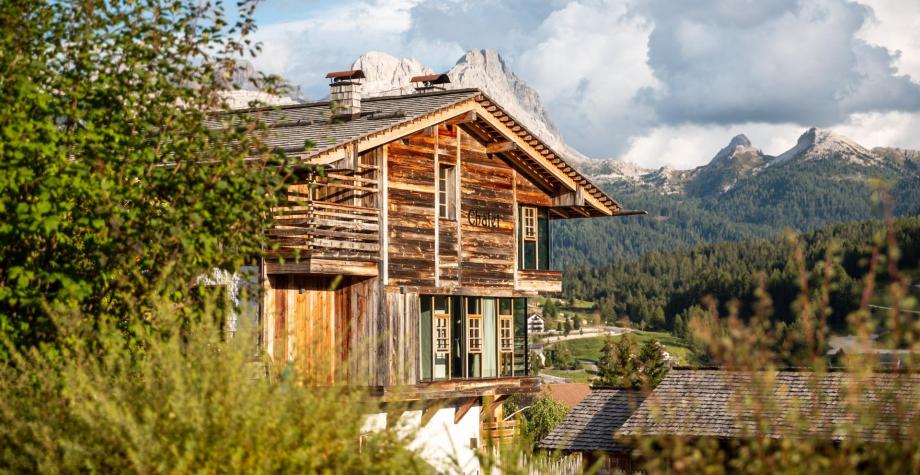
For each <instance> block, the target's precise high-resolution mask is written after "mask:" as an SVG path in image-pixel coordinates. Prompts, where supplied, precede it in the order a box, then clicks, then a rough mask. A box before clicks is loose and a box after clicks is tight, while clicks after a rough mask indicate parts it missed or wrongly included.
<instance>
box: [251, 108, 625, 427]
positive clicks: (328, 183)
mask: <svg viewBox="0 0 920 475" xmlns="http://www.w3.org/2000/svg"><path fill="white" fill-rule="evenodd" d="M451 94H453V95H454V96H456V97H457V98H456V100H453V99H451V98H452V97H454V96H451ZM447 99H451V100H450V101H448V100H447ZM374 101H375V102H374V103H373V104H374V105H375V107H378V108H379V109H380V111H382V112H379V115H377V116H374V115H373V114H363V113H359V114H356V115H354V116H353V117H352V118H351V119H350V120H351V122H346V123H345V124H343V125H341V127H342V130H350V129H349V128H353V129H358V128H360V127H362V126H363V127H366V129H367V130H370V132H366V133H365V132H362V133H361V134H358V135H355V136H354V137H351V138H348V139H347V140H343V141H342V142H341V143H335V144H334V145H330V146H329V147H327V148H325V149H322V150H319V151H317V152H316V153H314V154H313V155H312V156H310V157H307V156H301V158H304V159H305V160H306V161H308V162H310V163H311V164H312V165H315V166H320V167H321V168H319V169H317V168H315V167H304V168H305V171H304V172H302V173H301V174H300V175H297V177H296V178H295V179H294V180H293V181H292V183H291V184H290V186H289V188H288V190H287V196H286V200H284V202H283V203H281V204H280V205H279V206H278V207H277V208H275V209H273V210H272V213H273V221H272V223H271V226H270V228H269V229H268V230H267V234H268V236H269V238H270V239H271V240H272V242H274V243H275V244H276V245H277V246H276V248H275V250H274V251H273V253H272V254H271V255H270V257H268V258H266V259H264V260H263V262H262V265H261V269H262V286H263V301H262V305H261V316H260V319H261V328H262V345H263V349H264V351H265V352H266V353H267V354H268V355H269V356H270V360H271V361H272V364H273V366H274V367H275V368H276V369H278V368H284V367H288V366H289V365H290V366H291V367H292V368H293V369H294V370H295V371H297V372H298V373H299V374H301V375H302V376H303V377H304V378H305V379H306V380H308V381H310V382H312V383H315V384H320V385H323V384H337V383H347V384H351V385H356V386H361V387H366V388H370V389H371V390H372V391H374V392H375V393H376V394H378V395H379V396H380V397H381V398H383V400H384V401H441V402H439V403H437V404H444V402H443V401H448V400H450V401H461V402H462V404H460V405H459V406H458V409H457V414H461V413H462V412H463V411H462V408H463V407H468V406H469V405H470V404H474V403H475V404H478V405H483V404H485V403H486V402H488V404H486V405H489V406H490V408H491V409H490V410H489V413H488V414H485V413H483V416H482V417H483V421H484V422H486V425H484V426H483V429H482V430H483V433H484V434H486V433H488V434H490V435H496V434H498V435H501V436H505V435H507V434H508V433H509V431H513V428H510V426H507V425H506V424H505V423H504V422H502V418H501V401H502V399H503V398H505V397H507V396H508V395H510V394H513V393H517V392H534V391H537V390H538V379H537V378H536V377H534V376H533V375H529V374H527V360H526V359H527V357H528V356H527V355H528V347H527V333H526V332H527V322H526V316H527V314H528V312H527V311H526V298H528V297H535V296H538V295H541V294H551V293H557V292H559V291H561V285H562V284H561V282H562V275H561V273H560V272H559V271H557V270H553V269H552V267H551V264H552V262H551V256H550V254H549V240H550V239H551V237H550V236H549V234H550V227H549V220H550V219H565V218H578V217H596V216H615V215H617V214H624V213H622V209H621V208H620V206H619V204H618V203H616V202H615V201H613V200H612V199H611V198H610V197H608V196H606V195H605V194H604V193H603V192H601V191H600V190H598V189H597V188H596V187H594V186H593V184H591V183H590V182H589V181H587V179H585V178H584V177H582V176H581V175H580V174H578V173H577V172H576V171H575V170H574V169H572V168H571V167H570V166H568V165H567V164H566V163H565V162H564V161H563V160H562V159H561V158H560V157H558V156H557V155H556V154H555V153H554V152H552V150H550V149H549V148H548V147H547V146H545V145H544V144H543V143H542V142H540V141H539V140H538V139H536V138H535V137H534V136H532V135H531V134H530V133H529V132H527V130H526V129H525V128H523V127H522V126H521V125H520V124H518V123H516V121H514V119H513V118H512V117H510V116H509V115H507V114H506V113H504V111H503V110H502V109H501V108H500V107H499V106H498V105H496V104H494V103H493V102H492V101H491V100H489V99H488V98H487V97H485V96H484V95H482V94H481V93H479V92H478V91H475V90H461V91H454V92H445V93H435V94H421V95H419V94H416V95H409V96H400V97H395V98H379V99H375V100H374ZM426 101H431V102H436V107H435V106H432V107H431V108H430V110H428V109H425V110H426V111H427V112H424V113H423V112H417V113H416V115H415V116H411V117H409V116H408V115H406V114H405V113H404V112H403V111H402V109H399V108H398V107H399V104H408V105H406V106H405V107H407V108H409V107H415V108H417V109H419V110H421V109H423V108H422V107H421V105H424V104H425V102H426ZM368 102H370V101H368ZM420 104H421V105H420ZM306 108H307V106H296V107H292V108H290V109H285V111H284V112H285V114H288V116H290V117H288V116H284V115H281V116H278V117H275V118H274V119H273V120H274V124H275V126H276V127H278V128H283V130H284V131H285V132H284V133H286V134H288V133H293V132H291V131H292V130H293V131H296V130H298V129H297V127H299V126H300V125H301V124H306V125H304V127H311V126H312V124H314V122H316V121H315V120H314V121H313V122H311V121H310V120H308V119H306V118H304V117H307V116H308V114H309V113H311V112H310V111H308V110H305V109H306ZM387 108H389V109H387ZM413 110H414V109H413ZM374 114H377V112H375V113H374ZM404 116H405V118H402V117H404ZM375 117H377V118H376V119H375ZM394 118H395V119H394ZM373 120H388V121H390V122H387V124H390V125H389V126H388V127H385V128H380V127H378V126H377V123H371V121H373ZM365 122H367V123H365ZM362 124H363V125H362ZM333 127H334V126H333ZM330 133H332V134H334V133H338V132H337V131H336V130H333V131H332V132H330ZM343 133H344V132H343ZM307 138H309V137H307ZM298 141H300V142H303V137H301V136H296V137H295V138H294V139H285V142H284V143H288V142H298ZM298 153H300V152H296V151H291V152H290V154H291V155H292V156H294V157H297V156H298ZM438 407H439V406H438Z"/></svg>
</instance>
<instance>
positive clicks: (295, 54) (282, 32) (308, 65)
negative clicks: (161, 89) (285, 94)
mask: <svg viewBox="0 0 920 475" xmlns="http://www.w3.org/2000/svg"><path fill="white" fill-rule="evenodd" d="M416 3H417V1H415V0H364V1H357V2H350V3H348V2H343V3H341V4H338V5H336V6H334V7H333V8H328V9H323V10H320V11H317V12H315V13H314V14H313V15H312V16H308V18H306V19H301V20H295V21H289V22H282V23H275V24H271V25H267V26H263V27H262V28H260V29H259V31H258V32H257V33H256V36H255V39H256V40H257V41H260V42H261V43H262V51H263V53H262V54H261V55H259V56H258V57H256V58H255V59H254V60H253V64H254V65H255V67H256V68H258V69H259V70H261V71H264V72H267V73H273V74H280V75H282V76H284V77H285V78H286V79H287V80H289V81H291V82H293V83H294V84H299V85H302V86H303V87H304V90H305V92H306V93H307V94H308V95H313V96H314V97H316V96H318V95H324V94H325V88H326V85H325V80H324V79H323V77H324V76H325V73H327V72H329V71H338V70H342V69H346V68H348V67H349V66H351V63H352V62H353V61H354V60H355V59H357V57H358V56H360V55H361V54H362V53H364V52H366V51H371V50H379V51H394V52H396V54H405V53H411V50H410V49H409V48H407V47H406V43H405V41H404V40H403V35H404V34H405V33H406V32H407V31H409V29H410V27H411V25H412V16H411V14H410V10H411V8H412V7H413V6H414V5H415V4H416ZM410 46H411V45H410ZM422 51H424V50H422Z"/></svg>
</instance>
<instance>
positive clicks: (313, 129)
mask: <svg viewBox="0 0 920 475" xmlns="http://www.w3.org/2000/svg"><path fill="white" fill-rule="evenodd" d="M470 99H475V100H477V101H478V102H479V103H480V104H482V105H487V106H489V110H490V111H492V112H491V113H492V114H494V115H496V117H502V118H503V119H502V120H503V121H508V120H509V119H511V120H510V122H509V123H511V124H513V126H514V130H515V133H516V134H517V135H518V136H519V137H521V138H526V140H527V141H529V142H530V141H533V143H539V144H541V147H540V153H541V154H543V155H544V157H548V158H549V160H550V161H551V162H552V163H553V164H552V165H550V167H556V168H557V169H558V170H559V171H561V172H562V173H563V174H565V175H567V176H569V177H570V178H571V179H572V180H574V181H575V183H577V184H578V185H580V186H582V187H584V189H585V191H586V192H587V193H588V194H590V195H591V196H593V197H594V198H596V199H597V200H599V201H600V202H601V203H603V204H604V206H606V207H608V208H609V209H610V210H611V211H612V212H613V213H614V214H618V213H619V212H621V211H623V209H622V206H621V205H620V204H619V203H618V202H617V201H616V200H614V199H613V198H612V197H610V196H609V195H607V194H606V193H605V192H604V191H603V190H601V189H600V187H598V186H597V185H595V184H594V183H593V182H591V180H589V179H588V178H587V177H585V176H584V175H582V174H581V173H579V172H578V171H577V170H575V169H574V168H573V167H572V166H571V165H569V164H568V163H566V162H565V160H564V159H563V158H562V157H561V156H560V155H559V154H558V153H555V152H553V151H552V150H551V149H550V148H549V147H548V146H546V145H545V144H542V142H541V141H540V140H539V139H538V138H536V137H535V136H534V135H533V134H531V133H530V132H529V131H528V130H527V128H526V127H523V126H522V125H520V123H519V122H518V121H516V120H514V118H513V117H512V116H511V115H509V114H508V113H507V112H505V111H504V109H502V108H501V106H500V105H499V104H496V103H495V102H494V101H493V100H492V99H490V98H489V97H488V96H486V95H485V94H483V93H482V91H480V90H478V89H450V90H446V91H434V92H427V93H417V94H406V95H399V96H383V97H372V98H365V99H363V100H362V101H361V109H362V110H361V114H360V115H359V116H358V117H354V118H350V119H349V120H341V119H336V118H335V117H333V111H332V104H331V103H330V102H313V103H308V104H295V105H288V106H276V107H263V108H255V109H242V110H237V111H231V112H229V113H222V114H217V115H215V116H213V117H212V118H211V119H210V120H209V121H208V125H209V126H210V127H212V128H221V127H226V126H228V122H230V123H232V118H233V117H235V116H237V115H238V114H258V115H259V118H260V119H261V120H262V121H263V122H264V123H265V124H266V125H267V126H268V128H267V130H266V131H264V132H259V133H262V134H264V135H263V136H262V141H263V143H264V144H265V145H266V146H269V147H271V148H275V149H280V150H282V151H284V152H285V153H287V154H289V155H296V156H299V157H300V158H301V159H304V160H309V159H310V157H313V156H316V155H320V154H322V153H324V152H327V151H330V150H332V149H335V148H337V147H341V146H343V145H345V144H348V143H350V142H355V141H358V140H360V139H362V138H363V137H367V136H371V135H375V134H378V133H382V132H384V131H386V130H388V129H391V128H393V127H396V126H399V125H400V124H403V123H407V122H412V121H414V120H416V119H419V118H421V117H423V116H426V115H429V114H433V113H436V112H438V111H440V110H443V109H446V108H448V107H450V106H453V105H456V104H459V103H460V102H463V101H467V100H470ZM493 105H494V106H495V107H492V106H493ZM625 213H626V214H633V213H634V212H625Z"/></svg>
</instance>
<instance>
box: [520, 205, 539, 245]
mask: <svg viewBox="0 0 920 475" xmlns="http://www.w3.org/2000/svg"><path fill="white" fill-rule="evenodd" d="M523 210H524V240H525V241H536V240H537V208H534V207H533V206H524V208H523Z"/></svg>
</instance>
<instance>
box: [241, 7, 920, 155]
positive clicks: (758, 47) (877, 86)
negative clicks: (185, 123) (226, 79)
mask: <svg viewBox="0 0 920 475" xmlns="http://www.w3.org/2000/svg"><path fill="white" fill-rule="evenodd" d="M257 23H258V24H259V25H260V27H259V31H258V33H257V35H256V39H257V40H259V41H260V42H261V43H262V48H263V51H262V54H261V55H260V56H258V57H257V58H255V59H254V60H253V63H254V64H255V66H256V67H257V68H258V69H260V70H262V71H264V72H267V73H275V74H280V75H282V76H283V77H285V78H286V79H288V80H289V81H291V82H292V83H294V84H298V85H300V86H301V87H303V89H304V91H305V93H306V94H307V95H308V97H309V96H313V97H319V96H321V95H323V94H324V93H325V89H326V83H325V80H324V79H323V76H324V75H325V73H326V72H329V71H336V70H341V69H346V68H348V67H349V66H350V65H351V63H352V62H353V61H354V60H355V59H356V58H357V57H358V56H360V55H361V54H362V53H364V52H367V51H382V52H385V53H389V54H391V55H393V56H396V57H399V58H415V59H417V60H419V61H420V62H421V63H422V64H424V65H426V66H429V67H431V68H432V69H434V70H435V71H446V70H447V69H449V68H450V67H451V66H452V65H453V64H454V63H455V62H456V61H457V59H459V58H460V57H461V56H462V55H463V53H464V52H466V51H468V50H471V49H479V48H490V49H494V50H497V51H499V52H500V53H501V54H502V56H503V57H504V58H505V59H506V61H508V62H509V63H510V64H511V67H512V69H513V70H514V71H515V73H516V74H517V75H518V76H519V77H521V78H522V79H523V80H524V81H525V82H527V83H528V84H529V85H531V86H532V87H533V88H535V89H536V90H537V92H539V94H540V96H541V98H542V99H543V102H544V104H545V105H546V108H547V110H548V112H549V115H550V117H551V118H552V120H553V121H554V123H555V124H556V126H557V127H558V128H559V129H560V130H561V132H562V134H563V137H564V138H565V140H566V142H568V143H569V144H570V145H572V146H573V147H575V148H576V149H578V150H580V151H581V152H582V153H584V154H586V155H588V156H591V157H594V158H619V159H626V160H629V161H633V162H636V163H638V164H640V165H643V166H646V167H659V166H665V165H667V166H671V167H674V168H692V167H694V166H699V165H702V164H705V163H707V162H708V161H709V160H710V159H711V158H712V156H713V155H715V153H716V152H717V151H718V150H719V149H720V148H721V147H724V146H725V145H726V144H727V143H728V141H729V140H730V139H731V137H733V136H734V135H737V134H740V133H744V134H745V135H747V136H748V137H749V138H750V139H751V141H752V142H753V145H754V146H756V147H759V148H761V149H763V151H764V152H765V153H768V154H774V155H776V154H779V153H782V152H783V151H785V150H786V149H788V148H790V147H792V146H793V145H794V144H795V142H796V139H797V138H798V136H799V135H800V134H801V133H802V132H804V130H805V129H807V128H809V127H821V128H829V129H832V130H834V131H836V132H838V133H840V134H843V135H846V136H848V137H850V138H852V139H854V140H856V141H857V142H859V143H861V144H863V145H865V146H867V147H874V146H895V147H903V148H915V149H920V0H857V1H854V0H676V1H675V0H546V1H542V2H541V1H535V0H339V1H306V0H266V1H265V2H264V3H263V4H262V5H261V6H260V10H259V11H258V12H257Z"/></svg>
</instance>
